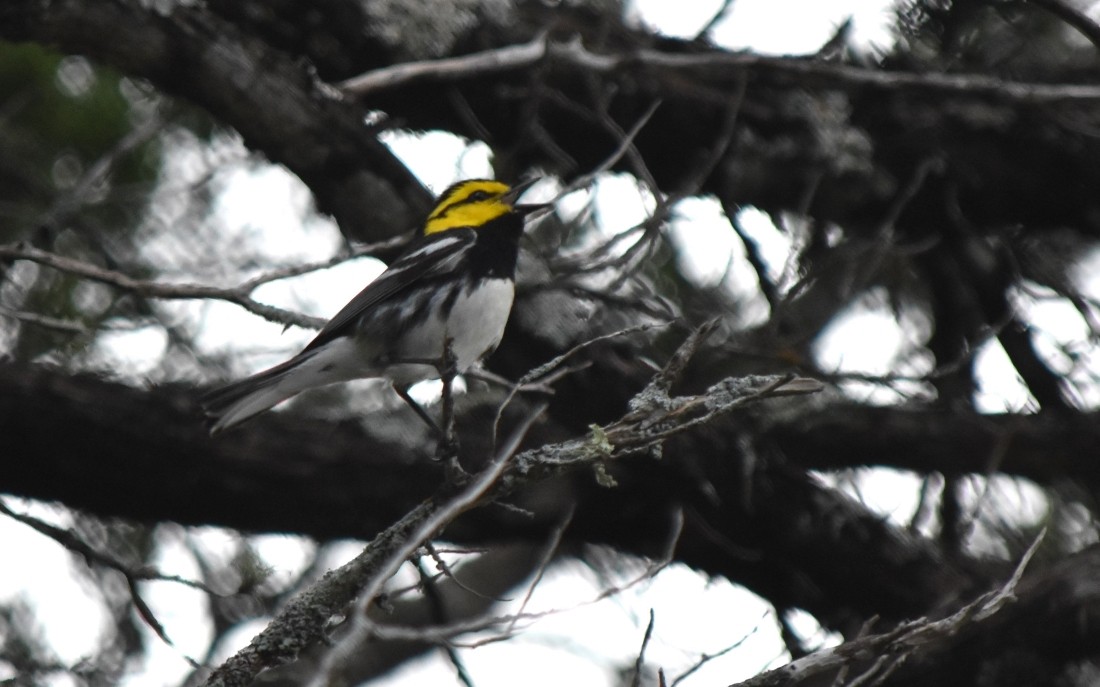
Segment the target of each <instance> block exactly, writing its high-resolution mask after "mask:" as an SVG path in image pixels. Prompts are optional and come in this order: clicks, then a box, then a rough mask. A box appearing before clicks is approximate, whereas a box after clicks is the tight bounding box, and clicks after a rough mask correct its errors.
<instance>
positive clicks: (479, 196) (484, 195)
mask: <svg viewBox="0 0 1100 687" xmlns="http://www.w3.org/2000/svg"><path fill="white" fill-rule="evenodd" d="M488 199H489V193H488V192H486V191H474V192H473V193H471V194H470V195H469V196H467V197H466V200H474V201H477V200H488Z"/></svg>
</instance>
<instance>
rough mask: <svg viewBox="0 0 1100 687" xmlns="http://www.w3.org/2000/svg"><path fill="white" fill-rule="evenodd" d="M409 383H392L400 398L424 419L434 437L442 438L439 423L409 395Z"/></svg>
mask: <svg viewBox="0 0 1100 687" xmlns="http://www.w3.org/2000/svg"><path fill="white" fill-rule="evenodd" d="M410 386H411V385H409V384H407V385H398V384H394V385H393V390H394V391H396V392H397V395H398V396H400V397H401V400H402V401H404V402H405V403H408V404H409V407H410V408H412V409H413V411H414V412H415V413H416V416H417V417H418V418H420V419H421V420H423V421H424V424H426V425H428V429H430V430H432V433H433V434H435V436H436V438H438V439H442V438H443V430H442V429H440V428H439V424H437V423H436V421H435V420H433V419H432V416H431V415H429V414H428V411H426V410H424V406H422V405H420V404H419V403H417V402H416V401H414V400H413V397H412V396H410V395H409V387H410Z"/></svg>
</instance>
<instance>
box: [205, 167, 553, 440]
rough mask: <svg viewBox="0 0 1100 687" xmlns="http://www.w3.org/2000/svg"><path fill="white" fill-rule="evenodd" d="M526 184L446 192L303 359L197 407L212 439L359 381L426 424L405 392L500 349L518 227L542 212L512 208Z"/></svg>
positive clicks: (469, 185) (465, 186)
mask: <svg viewBox="0 0 1100 687" xmlns="http://www.w3.org/2000/svg"><path fill="white" fill-rule="evenodd" d="M530 184H531V182H527V183H524V184H520V185H517V186H514V187H510V186H508V185H506V184H504V183H501V182H499V181H491V180H486V179H471V180H467V181H460V182H458V183H456V184H454V185H452V186H451V187H449V188H447V189H446V190H445V191H443V193H441V194H440V196H439V199H438V201H437V202H436V204H435V207H434V209H433V210H432V211H431V213H430V214H429V215H428V217H427V220H426V221H425V223H424V227H423V232H422V234H421V235H420V236H419V237H417V239H416V240H415V241H414V242H413V243H412V244H411V245H410V246H409V248H408V250H406V251H405V253H403V254H402V255H401V257H399V258H398V259H397V260H395V261H394V262H393V263H392V264H391V265H390V266H389V268H388V269H387V270H386V271H385V272H383V273H382V274H381V275H380V276H379V277H378V278H377V279H375V280H374V281H373V282H371V283H370V284H368V285H367V287H366V288H364V289H363V290H362V291H361V292H359V295H357V296H355V297H354V298H352V299H351V301H350V302H349V303H348V304H347V305H345V306H344V307H343V308H342V309H341V310H340V311H339V312H338V313H336V315H335V316H334V317H333V318H332V319H331V320H329V321H328V323H327V324H326V325H325V326H324V327H323V328H322V329H321V331H320V332H319V333H318V334H317V336H316V338H314V339H313V341H311V342H310V343H309V344H308V345H307V346H306V347H305V348H304V349H302V352H301V353H299V354H298V355H296V356H294V357H293V358H291V359H290V360H287V361H286V362H284V363H281V364H279V365H276V366H275V367H272V368H271V369H269V370H265V371H263V372H260V373H258V374H255V375H253V376H251V377H248V378H246V379H242V380H240V381H238V382H233V383H232V384H229V385H228V386H224V387H222V388H220V389H217V390H215V391H213V392H211V393H209V394H207V395H206V396H205V397H204V398H203V399H202V404H203V407H204V409H205V410H206V413H207V415H208V416H210V418H211V423H212V424H211V433H214V432H218V431H221V430H223V429H226V428H228V427H231V426H233V425H236V424H238V423H240V422H243V421H245V420H247V419H248V418H250V417H252V416H254V415H257V414H258V413H262V412H263V411H265V410H267V409H268V408H271V407H272V406H274V405H275V404H277V403H279V402H280V401H284V400H286V399H288V398H290V397H291V396H294V395H295V394H297V393H299V392H301V391H305V390H306V389H312V388H314V387H319V386H324V385H326V384H333V383H335V382H344V381H348V380H352V379H360V378H366V377H386V378H388V379H390V381H391V382H392V383H393V386H394V388H395V389H396V390H397V392H398V393H399V394H400V395H401V397H402V398H404V399H405V400H406V401H408V402H409V403H410V405H412V406H413V408H414V409H415V410H417V412H418V413H419V414H420V415H421V417H424V418H425V419H428V418H427V417H426V416H425V415H424V412H423V411H422V410H421V409H420V408H419V406H417V405H416V404H415V403H413V402H412V399H411V398H409V396H408V393H407V390H408V387H409V386H411V385H412V384H415V383H416V382H419V381H423V380H425V379H432V378H435V377H438V376H439V367H440V365H439V361H442V360H443V359H444V357H445V355H446V354H448V353H449V355H450V360H451V362H453V363H454V367H455V369H456V371H457V372H459V373H461V372H465V371H466V370H468V369H469V368H470V367H471V366H472V365H474V364H475V363H477V362H479V361H480V360H482V359H483V358H485V357H486V356H488V355H489V354H490V353H492V352H493V350H494V349H496V347H497V344H499V343H500V338H501V336H502V335H503V333H504V325H505V324H506V323H507V321H508V315H509V313H510V312H511V309H512V298H513V294H514V291H515V270H516V257H517V255H518V252H519V239H520V236H521V234H522V233H523V225H524V218H525V217H526V216H527V215H528V214H530V213H531V212H533V211H535V210H540V209H542V208H545V207H547V206H545V205H519V204H517V203H516V200H517V199H518V197H519V195H520V194H521V193H523V191H525V190H526V189H527V188H528V187H529V186H530ZM433 361H435V362H433ZM429 421H430V420H429Z"/></svg>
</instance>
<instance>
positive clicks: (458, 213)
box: [424, 179, 512, 235]
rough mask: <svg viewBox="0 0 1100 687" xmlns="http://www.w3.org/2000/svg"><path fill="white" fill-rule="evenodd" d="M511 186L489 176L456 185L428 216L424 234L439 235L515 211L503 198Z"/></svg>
mask: <svg viewBox="0 0 1100 687" xmlns="http://www.w3.org/2000/svg"><path fill="white" fill-rule="evenodd" d="M510 190H511V188H510V187H509V186H508V185H507V184H503V183H501V182H499V181H492V180H489V179H473V180H470V181H463V182H459V183H457V184H455V185H454V186H452V187H451V188H449V189H447V190H446V191H444V192H443V196H442V197H441V198H440V199H439V204H438V205H436V206H435V209H434V210H432V213H431V214H430V215H428V222H427V224H425V225H424V234H425V235H427V234H437V233H439V232H441V231H447V230H448V229H458V228H459V227H477V226H481V225H482V224H485V223H486V222H491V221H492V220H494V219H496V218H497V217H500V216H501V215H504V214H507V213H509V212H511V211H512V207H511V206H510V205H508V203H506V202H504V201H503V200H501V198H502V197H503V196H504V195H505V194H507V193H508V192H509V191H510Z"/></svg>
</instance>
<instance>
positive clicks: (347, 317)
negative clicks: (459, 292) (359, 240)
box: [299, 229, 476, 355]
mask: <svg viewBox="0 0 1100 687" xmlns="http://www.w3.org/2000/svg"><path fill="white" fill-rule="evenodd" d="M475 240H476V235H475V234H474V230H473V229H450V230H448V231H446V232H445V233H442V234H438V235H435V236H431V237H428V238H427V239H426V240H423V241H421V242H420V243H419V245H414V246H412V247H411V248H410V249H409V251H408V252H407V253H405V254H404V255H402V256H401V257H399V258H398V259H397V260H395V261H394V262H393V264H391V265H390V266H389V268H388V269H387V270H386V271H385V272H383V273H382V274H380V275H379V276H378V278H377V279H375V280H374V281H372V282H371V283H370V284H367V286H366V288H364V289H363V290H362V291H360V292H359V294H358V295H356V296H355V298H352V299H351V300H350V301H348V304H347V305H345V306H344V307H343V308H341V309H340V312H338V313H336V314H335V315H334V316H333V317H332V319H331V320H329V321H328V323H326V324H325V326H324V327H323V328H322V329H321V331H320V332H318V333H317V336H316V337H314V339H313V341H310V342H309V344H308V345H307V346H306V347H305V348H303V349H302V353H305V352H306V351H309V350H311V349H314V348H317V347H318V346H321V345H324V344H326V343H328V342H329V341H332V340H333V339H338V338H340V337H341V336H346V335H348V334H350V333H351V330H352V328H353V327H354V326H355V322H356V321H357V320H358V319H359V318H360V317H361V316H362V315H364V314H365V313H368V312H370V310H371V308H373V307H374V306H376V305H378V304H379V303H381V302H382V301H384V300H386V299H388V298H390V297H391V296H395V295H399V294H400V293H401V292H402V291H404V290H406V289H407V288H409V286H411V285H413V284H415V283H416V282H417V281H420V280H421V279H424V278H425V277H434V276H438V275H441V274H446V273H447V272H448V271H450V270H452V269H454V267H455V266H456V265H457V264H458V263H459V261H460V260H461V257H462V255H463V254H464V253H465V252H466V251H467V250H469V249H470V247H471V246H473V245H474V241H475ZM299 355H300V354H299Z"/></svg>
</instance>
